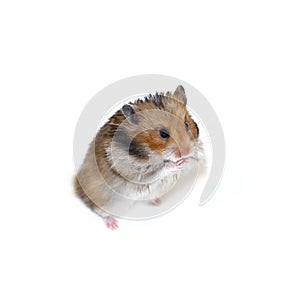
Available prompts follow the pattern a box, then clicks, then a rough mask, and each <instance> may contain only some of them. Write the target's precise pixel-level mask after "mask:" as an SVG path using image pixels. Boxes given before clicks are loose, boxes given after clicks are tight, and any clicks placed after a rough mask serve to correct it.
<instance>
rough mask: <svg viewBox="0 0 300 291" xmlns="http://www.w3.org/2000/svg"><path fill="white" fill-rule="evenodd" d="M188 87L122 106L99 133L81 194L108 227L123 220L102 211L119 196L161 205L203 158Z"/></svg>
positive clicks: (80, 179) (81, 177) (80, 178)
mask: <svg viewBox="0 0 300 291" xmlns="http://www.w3.org/2000/svg"><path fill="white" fill-rule="evenodd" d="M186 103H187V98H186V94H185V91H184V88H183V87H182V86H178V87H177V89H176V90H175V92H174V93H173V94H172V93H171V92H167V93H165V94H163V93H160V94H158V93H156V94H155V95H151V94H150V95H149V96H147V97H145V98H144V99H138V100H136V101H134V102H130V103H129V104H126V105H124V106H123V107H122V109H120V110H118V111H117V112H116V113H115V114H114V115H113V116H111V117H110V118H109V120H108V121H107V122H106V123H105V124H104V125H103V127H102V128H101V129H100V130H99V131H98V133H97V134H96V137H95V139H94V140H93V141H92V143H91V144H90V147H89V150H88V152H87V154H86V157H85V159H84V162H83V164H82V166H81V168H80V169H79V171H78V173H77V175H76V177H75V179H74V187H75V192H76V193H77V194H78V195H79V197H80V198H81V199H82V200H83V201H84V202H85V203H86V204H87V205H88V206H89V207H90V208H91V209H92V210H93V211H95V212H96V213H97V214H98V215H100V216H101V217H102V218H103V219H104V222H105V223H106V225H107V227H108V228H111V229H115V228H117V227H118V225H117V220H116V219H115V218H114V217H112V216H110V215H109V214H107V213H106V212H105V211H103V209H101V208H102V207H103V206H104V205H105V204H106V203H108V202H109V201H110V199H111V197H112V196H113V195H116V193H117V194H118V195H124V196H125V197H128V198H130V199H132V200H151V201H153V203H154V204H155V203H158V202H159V198H160V197H161V196H163V195H164V194H165V193H166V192H167V190H168V189H170V188H171V187H172V186H173V185H174V183H176V179H177V174H178V172H179V171H181V170H182V169H183V168H185V167H186V165H187V164H188V162H189V161H190V160H199V158H200V156H201V152H202V143H201V141H200V139H199V129H198V126H197V124H196V122H195V121H194V120H193V119H192V118H191V116H190V114H189V113H188V111H187V107H186Z"/></svg>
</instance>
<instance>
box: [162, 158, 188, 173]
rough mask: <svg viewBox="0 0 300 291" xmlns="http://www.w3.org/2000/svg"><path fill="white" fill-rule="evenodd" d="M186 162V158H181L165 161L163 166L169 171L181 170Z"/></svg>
mask: <svg viewBox="0 0 300 291" xmlns="http://www.w3.org/2000/svg"><path fill="white" fill-rule="evenodd" d="M185 162H186V159H184V158H182V159H180V160H178V161H176V162H173V161H166V162H165V168H166V169H167V170H169V171H178V170H182V168H183V166H184V164H185Z"/></svg>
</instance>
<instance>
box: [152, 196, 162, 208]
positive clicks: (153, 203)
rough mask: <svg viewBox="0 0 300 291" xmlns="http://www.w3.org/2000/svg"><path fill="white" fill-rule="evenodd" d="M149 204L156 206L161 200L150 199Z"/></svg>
mask: <svg viewBox="0 0 300 291" xmlns="http://www.w3.org/2000/svg"><path fill="white" fill-rule="evenodd" d="M150 204H151V205H154V206H158V205H160V204H161V200H160V199H159V198H156V199H153V200H151V201H150Z"/></svg>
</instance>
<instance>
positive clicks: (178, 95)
mask: <svg viewBox="0 0 300 291" xmlns="http://www.w3.org/2000/svg"><path fill="white" fill-rule="evenodd" d="M173 96H174V97H175V98H176V99H178V100H179V101H181V102H183V103H184V105H186V101H187V100H186V95H185V91H184V88H183V87H182V86H181V85H179V86H178V87H177V88H176V90H175V92H174V94H173Z"/></svg>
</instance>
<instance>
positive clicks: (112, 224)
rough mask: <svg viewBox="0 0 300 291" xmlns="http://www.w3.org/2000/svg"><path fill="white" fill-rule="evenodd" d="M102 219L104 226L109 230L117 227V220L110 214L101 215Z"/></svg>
mask: <svg viewBox="0 0 300 291" xmlns="http://www.w3.org/2000/svg"><path fill="white" fill-rule="evenodd" d="M103 221H104V223H105V225H106V227H107V228H109V229H111V230H115V229H117V228H118V227H119V226H118V221H117V220H116V219H115V218H114V217H112V216H106V217H103Z"/></svg>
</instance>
